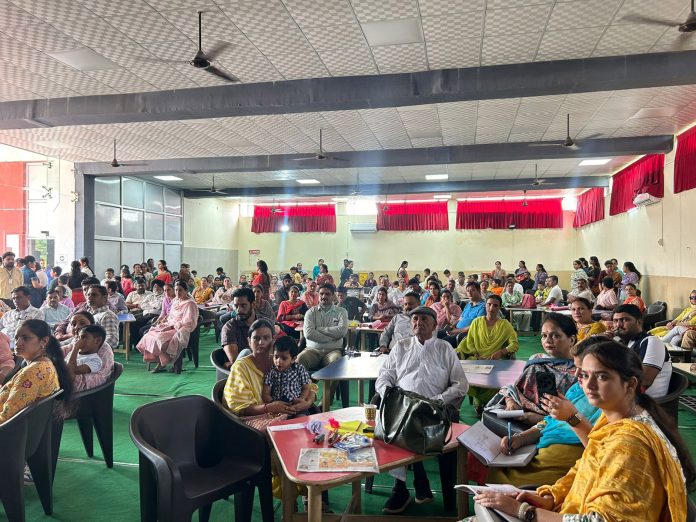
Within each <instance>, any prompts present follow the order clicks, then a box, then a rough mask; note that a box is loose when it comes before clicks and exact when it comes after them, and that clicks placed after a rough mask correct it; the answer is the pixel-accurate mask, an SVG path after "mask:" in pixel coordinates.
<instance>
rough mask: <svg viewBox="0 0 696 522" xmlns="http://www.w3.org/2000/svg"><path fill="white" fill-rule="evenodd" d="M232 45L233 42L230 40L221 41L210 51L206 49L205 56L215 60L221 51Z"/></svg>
mask: <svg viewBox="0 0 696 522" xmlns="http://www.w3.org/2000/svg"><path fill="white" fill-rule="evenodd" d="M231 45H232V44H231V43H229V42H219V43H218V44H217V45H216V46H214V47H211V48H210V49H209V50H208V51H206V53H205V56H206V58H208V60H214V59H215V58H217V57H218V56H219V55H220V53H222V52H223V51H224V50H225V49H227V48H228V47H230V46H231Z"/></svg>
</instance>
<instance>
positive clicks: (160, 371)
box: [150, 365, 167, 373]
mask: <svg viewBox="0 0 696 522" xmlns="http://www.w3.org/2000/svg"><path fill="white" fill-rule="evenodd" d="M166 371H167V369H166V368H165V367H164V366H159V365H157V366H156V367H155V368H154V369H152V370H150V373H162V372H166Z"/></svg>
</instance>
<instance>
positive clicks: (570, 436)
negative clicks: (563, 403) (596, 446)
mask: <svg viewBox="0 0 696 522" xmlns="http://www.w3.org/2000/svg"><path fill="white" fill-rule="evenodd" d="M565 396H566V399H568V400H569V401H570V402H572V403H573V405H574V406H575V407H576V408H577V410H578V411H579V412H580V413H582V414H583V415H584V416H585V418H586V419H587V420H589V421H590V423H591V424H592V425H594V423H595V422H597V419H598V418H599V416H600V414H601V413H602V410H600V409H599V408H595V407H594V406H592V405H591V404H590V403H589V401H588V400H587V397H586V396H585V392H583V391H582V387H581V386H580V384H579V383H577V382H576V383H575V384H573V385H572V386H571V387H570V388H568V391H567V392H566V393H565ZM544 423H545V424H546V425H545V426H544V428H543V429H542V430H541V438H540V439H539V442H538V443H537V448H540V449H541V448H546V447H548V446H551V445H553V444H580V439H578V436H577V435H575V432H574V431H573V428H571V427H570V424H568V423H567V422H565V421H559V420H556V419H554V418H553V417H551V415H547V416H546V417H544Z"/></svg>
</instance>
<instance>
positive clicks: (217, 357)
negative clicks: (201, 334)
mask: <svg viewBox="0 0 696 522" xmlns="http://www.w3.org/2000/svg"><path fill="white" fill-rule="evenodd" d="M228 361H229V359H228V358H227V354H226V353H225V350H223V349H222V348H217V349H216V350H213V351H212V352H210V362H211V363H212V364H213V366H215V378H216V379H217V380H218V381H219V380H220V379H227V376H228V375H229V374H230V369H229V368H225V363H226V362H228Z"/></svg>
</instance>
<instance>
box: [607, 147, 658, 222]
mask: <svg viewBox="0 0 696 522" xmlns="http://www.w3.org/2000/svg"><path fill="white" fill-rule="evenodd" d="M664 172H665V155H664V154H650V155H648V156H645V157H643V158H641V159H639V160H638V161H636V162H635V163H632V164H631V165H629V166H628V167H626V168H625V169H623V170H621V171H619V172H617V173H616V174H614V177H613V178H612V188H611V203H610V204H609V215H610V216H615V215H616V214H621V213H622V212H626V211H627V210H630V209H632V208H635V205H634V204H633V198H635V197H636V196H637V195H638V194H643V193H645V192H647V193H648V194H651V195H653V196H655V197H656V198H661V197H663V196H664V195H665V177H664Z"/></svg>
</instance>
